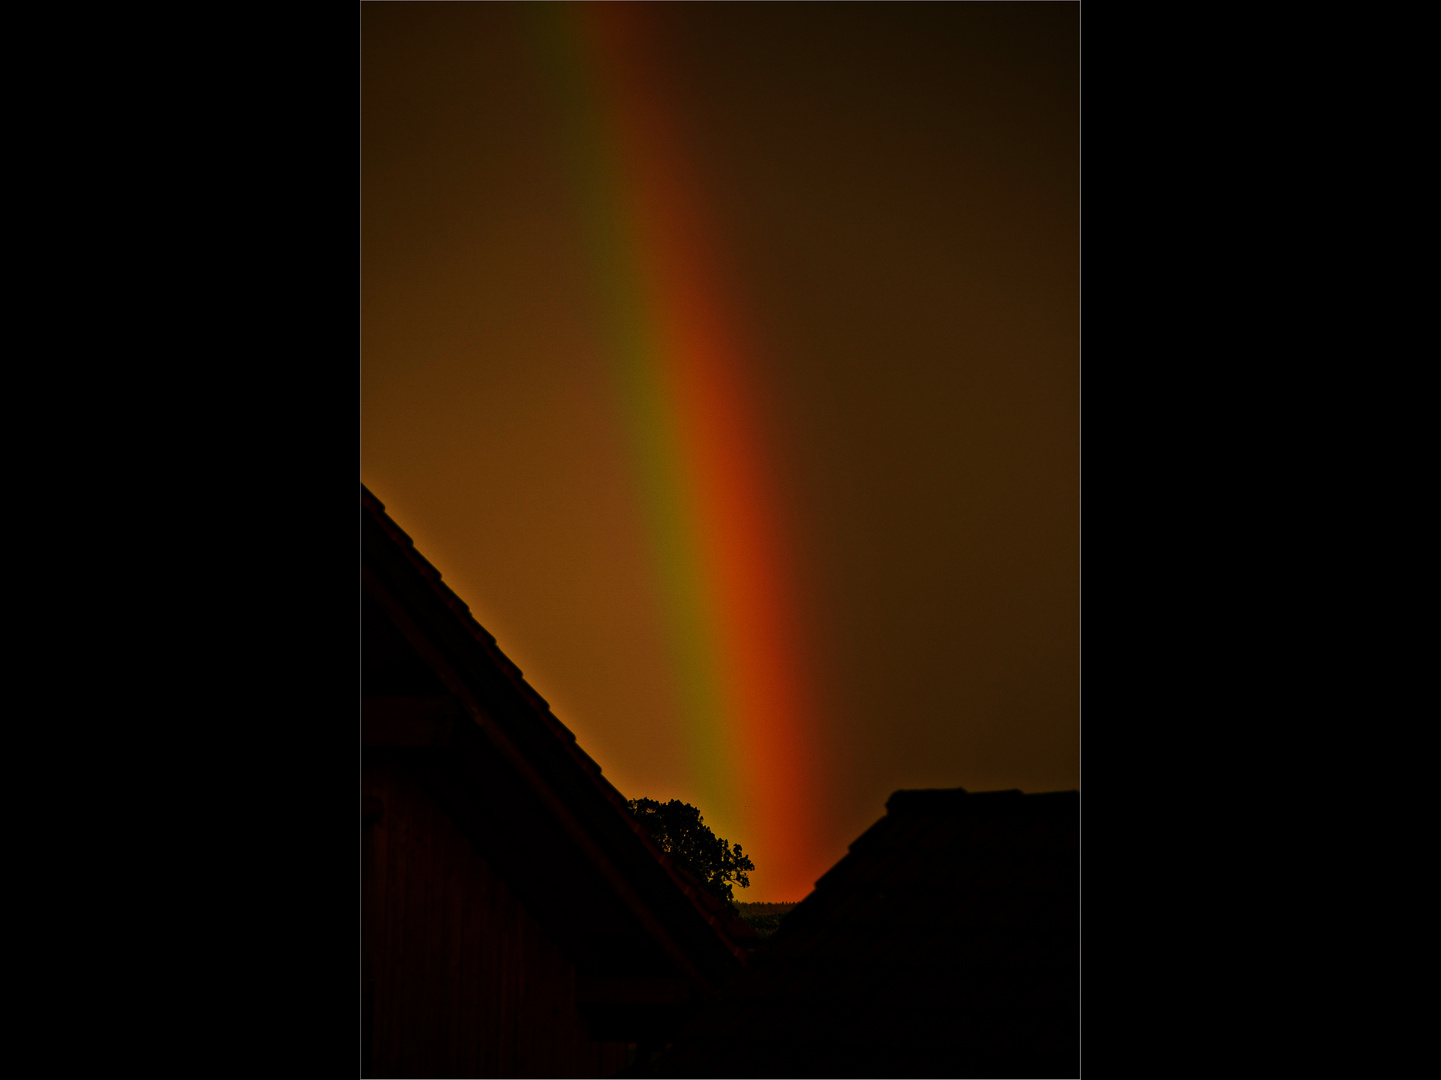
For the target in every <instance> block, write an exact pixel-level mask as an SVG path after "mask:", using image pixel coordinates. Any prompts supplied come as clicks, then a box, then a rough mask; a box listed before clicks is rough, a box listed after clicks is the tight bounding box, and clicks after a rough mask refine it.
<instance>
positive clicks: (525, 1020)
mask: <svg viewBox="0 0 1441 1080" xmlns="http://www.w3.org/2000/svg"><path fill="white" fill-rule="evenodd" d="M362 784H363V792H364V795H365V796H366V806H367V813H366V814H365V817H366V823H365V825H364V826H363V828H364V837H363V849H362V855H363V878H364V881H363V889H364V899H363V917H364V930H363V936H364V939H365V945H364V957H363V968H364V971H363V979H364V982H365V986H364V988H363V993H364V1001H363V1010H364V1012H365V1013H366V1016H365V1025H364V1026H365V1030H364V1032H363V1034H362V1043H363V1045H362V1053H363V1054H364V1056H365V1057H366V1058H367V1059H368V1060H367V1061H366V1063H365V1071H366V1075H368V1076H377V1077H421V1076H423V1077H459V1076H511V1077H523V1076H552V1077H562V1076H610V1075H613V1074H614V1073H615V1072H616V1071H617V1070H618V1069H620V1068H621V1067H622V1066H623V1065H624V1063H625V1053H626V1046H625V1044H624V1043H596V1042H592V1041H591V1040H590V1038H589V1035H588V1033H587V1031H586V1028H585V1025H584V1022H583V1021H582V1020H581V1018H580V1016H579V1014H578V1013H577V1011H576V1006H575V969H574V968H573V967H572V966H571V964H570V962H569V961H568V960H567V959H566V957H565V956H564V955H563V954H562V952H561V950H560V948H559V947H558V946H557V945H556V944H555V943H554V942H553V941H552V940H551V939H550V938H549V937H548V936H547V935H546V933H545V931H544V930H543V929H542V928H541V926H540V925H539V924H538V923H537V922H536V921H535V920H534V919H532V918H531V917H530V916H529V915H528V914H527V912H526V911H525V909H524V908H523V907H522V906H521V905H520V903H519V901H518V900H517V899H516V897H515V895H514V893H512V892H511V890H510V888H509V887H508V886H507V885H506V883H505V882H504V881H503V880H502V879H501V878H500V877H499V876H498V875H497V874H496V873H495V872H494V871H493V870H492V868H491V867H490V866H489V864H488V863H487V862H486V861H485V859H483V858H482V857H481V856H480V854H479V853H478V852H477V851H476V850H475V847H474V846H473V845H472V844H471V843H470V841H469V840H468V839H466V837H465V836H464V835H463V834H462V833H461V832H460V830H459V829H458V828H457V827H456V825H455V823H454V822H453V821H452V820H451V819H450V818H449V816H447V815H446V813H445V812H444V811H443V810H442V809H441V808H440V806H439V805H438V804H437V803H436V802H435V801H434V799H432V798H431V797H430V796H429V795H428V794H427V793H426V792H425V791H424V790H423V789H422V788H421V787H420V785H419V784H418V782H416V781H415V779H414V778H413V777H411V776H410V775H409V774H408V773H406V772H405V771H404V769H403V768H400V767H397V766H395V765H388V764H378V765H377V764H368V765H367V766H366V768H365V770H364V773H363V776H362ZM366 1044H368V1045H366Z"/></svg>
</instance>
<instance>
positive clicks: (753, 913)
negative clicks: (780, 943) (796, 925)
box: [736, 900, 796, 939]
mask: <svg viewBox="0 0 1441 1080" xmlns="http://www.w3.org/2000/svg"><path fill="white" fill-rule="evenodd" d="M795 906H796V905H795V904H747V903H744V902H742V901H740V900H737V901H736V907H737V908H738V909H739V911H740V916H741V922H743V923H745V924H746V925H747V926H749V927H750V928H751V929H752V930H754V931H755V932H756V933H757V934H759V935H760V937H761V938H763V939H764V938H768V937H770V936H771V935H772V934H774V933H775V932H776V931H777V930H779V929H780V926H781V919H783V918H784V917H785V914H786V912H788V911H790V909H791V908H793V907H795Z"/></svg>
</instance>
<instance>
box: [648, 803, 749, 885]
mask: <svg viewBox="0 0 1441 1080" xmlns="http://www.w3.org/2000/svg"><path fill="white" fill-rule="evenodd" d="M630 811H631V813H632V814H634V815H635V817H636V819H637V820H638V821H639V822H640V823H641V824H642V825H644V826H645V827H646V829H647V830H648V831H649V832H650V838H651V839H652V840H654V841H655V843H656V845H657V846H658V847H659V848H660V849H661V850H662V851H664V852H665V853H666V854H667V855H669V856H670V857H671V858H672V859H674V860H675V861H676V862H677V863H678V864H679V865H680V866H682V867H684V868H685V869H686V870H687V871H688V872H689V873H690V874H691V876H692V877H694V878H695V879H696V881H697V882H699V883H700V886H701V888H703V889H704V890H705V891H706V892H708V893H710V894H711V895H712V896H714V897H716V898H717V899H720V900H724V901H725V902H726V904H728V905H729V906H730V909H731V910H732V911H734V910H736V907H735V897H734V896H733V895H732V893H731V887H732V886H733V885H739V886H740V887H741V888H742V889H746V888H749V887H750V883H751V882H750V878H749V877H747V876H746V871H747V870H754V869H755V868H756V865H755V863H753V862H751V860H750V858H749V857H748V856H746V855H743V854H741V846H740V845H739V844H734V845H732V844H730V843H729V842H728V841H726V840H721V839H717V837H716V834H715V833H713V832H711V831H710V829H708V828H707V827H706V824H705V821H704V819H703V818H702V817H701V814H700V811H699V810H697V809H696V808H695V807H694V806H691V805H690V804H689V803H683V802H681V801H680V800H679V799H672V800H671V801H670V802H668V803H664V804H662V803H658V802H656V801H655V800H654V799H631V800H630Z"/></svg>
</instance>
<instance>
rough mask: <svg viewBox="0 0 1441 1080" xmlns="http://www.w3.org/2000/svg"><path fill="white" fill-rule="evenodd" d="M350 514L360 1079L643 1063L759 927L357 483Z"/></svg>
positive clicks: (602, 1071)
mask: <svg viewBox="0 0 1441 1080" xmlns="http://www.w3.org/2000/svg"><path fill="white" fill-rule="evenodd" d="M361 508H362V509H361V563H362V566H361V571H362V601H361V604H362V607H361V634H362V640H361V658H362V690H361V693H362V708H361V715H362V814H361V816H362V822H363V826H362V848H361V851H362V889H363V896H362V916H363V934H362V937H363V944H362V1044H361V1054H362V1069H363V1072H364V1075H366V1076H379V1077H408V1076H416V1077H421V1076H423V1077H453V1076H556V1077H558V1076H607V1075H613V1074H614V1073H615V1072H616V1071H617V1070H619V1069H621V1068H622V1067H624V1066H625V1064H626V1061H627V1057H628V1052H629V1055H630V1056H634V1055H635V1054H636V1052H637V1050H638V1051H639V1055H640V1059H641V1061H646V1060H649V1057H650V1050H651V1048H652V1047H658V1046H660V1045H663V1044H665V1043H666V1042H668V1041H669V1040H670V1039H671V1038H672V1037H673V1036H674V1034H675V1032H676V1030H677V1029H678V1027H679V1026H680V1025H681V1024H682V1023H683V1022H684V1021H685V1020H687V1019H688V1018H689V1017H691V1016H692V1015H694V1014H695V1012H696V1011H697V1009H698V1008H699V1007H700V1006H701V1005H702V1004H703V1003H704V1002H705V1001H706V1000H707V999H708V998H710V997H711V996H713V995H714V993H715V992H716V989H717V988H718V987H719V986H720V985H721V984H723V983H724V982H726V981H727V980H728V979H729V978H731V977H732V976H734V975H735V974H736V973H737V972H739V971H740V970H742V969H743V966H744V964H745V963H746V962H747V959H748V957H749V955H750V950H751V949H752V948H753V947H754V945H755V944H756V938H755V936H754V934H753V932H752V931H751V930H750V929H749V928H748V927H746V926H745V925H744V924H743V923H741V922H740V920H739V919H737V918H735V917H734V916H732V915H731V914H730V913H729V912H728V911H727V910H726V909H725V907H724V906H723V905H722V904H721V902H720V901H718V900H716V899H714V898H713V897H711V896H710V895H708V894H707V893H705V892H703V891H702V890H701V889H699V888H698V887H697V885H696V883H695V882H694V880H693V879H691V878H689V877H688V875H686V874H685V873H684V872H683V871H681V870H680V869H679V868H678V867H676V866H674V865H673V864H671V862H670V860H669V859H668V858H666V857H665V856H664V855H663V854H661V853H660V852H659V851H658V850H657V849H656V847H655V846H654V845H653V844H652V843H651V841H650V840H649V838H648V837H647V836H646V834H645V832H644V830H643V829H642V828H641V827H640V826H639V824H637V823H636V821H635V820H634V819H633V818H632V817H631V816H630V814H629V813H628V811H627V809H626V806H625V799H624V797H623V796H622V795H621V794H620V793H619V792H617V791H616V790H615V789H614V788H613V787H612V786H611V785H610V784H609V783H608V782H607V781H606V780H605V778H604V777H602V775H601V770H600V768H599V766H597V765H596V763H595V762H594V761H592V760H591V759H590V758H589V757H588V756H587V755H586V754H585V753H584V751H582V750H581V748H580V747H579V746H577V745H576V741H575V737H574V736H573V735H572V734H571V733H570V732H569V731H568V730H567V729H566V728H565V726H564V725H563V724H561V723H560V721H558V720H557V719H556V718H555V717H554V716H552V715H551V713H550V710H549V708H548V707H547V705H546V703H545V701H544V700H543V699H542V698H541V697H540V696H539V695H538V694H537V693H536V692H535V691H534V690H533V689H531V687H530V686H528V685H527V684H526V682H525V680H524V679H522V678H521V673H520V671H519V669H517V668H516V667H515V665H514V664H512V663H511V662H510V661H509V660H508V659H506V657H505V656H504V655H503V654H502V653H501V651H500V650H499V649H498V648H497V647H496V645H495V639H494V638H492V637H491V636H490V635H489V634H488V633H486V631H485V630H484V629H483V628H482V627H481V626H480V625H479V624H478V623H477V622H476V621H475V620H474V619H473V618H471V616H470V612H469V610H468V609H467V607H466V605H465V604H464V603H462V602H461V601H460V599H459V598H458V597H456V596H455V594H454V593H452V592H451V591H450V589H449V588H448V587H446V586H445V585H444V584H443V583H442V582H441V580H440V575H439V573H438V572H437V571H436V570H435V568H434V567H432V566H431V565H430V564H429V563H428V562H427V561H426V560H425V559H424V558H423V557H422V556H421V555H420V553H419V552H417V551H416V550H415V547H414V544H413V543H412V542H411V540H410V538H409V537H408V536H406V535H405V533H404V532H402V531H401V530H400V528H399V527H398V526H397V525H396V524H395V522H393V521H392V520H391V519H390V518H389V517H388V516H387V515H386V513H385V509H384V507H383V506H382V505H381V503H380V502H379V501H378V500H377V499H376V498H375V497H374V496H373V495H372V494H371V493H370V492H369V491H367V490H364V489H362V495H361ZM628 1048H629V1050H628Z"/></svg>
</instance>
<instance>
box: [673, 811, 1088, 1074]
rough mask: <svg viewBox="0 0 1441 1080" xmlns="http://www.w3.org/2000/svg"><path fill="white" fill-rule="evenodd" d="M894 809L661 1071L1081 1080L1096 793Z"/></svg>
mask: <svg viewBox="0 0 1441 1080" xmlns="http://www.w3.org/2000/svg"><path fill="white" fill-rule="evenodd" d="M886 809H887V814H886V816H885V817H884V818H882V819H881V820H880V821H878V822H877V823H876V824H875V825H874V826H872V827H871V828H870V829H869V830H867V831H866V832H865V833H864V834H863V835H862V836H861V837H860V838H859V839H857V840H856V842H855V843H853V844H852V845H851V847H850V853H849V854H848V855H846V857H845V858H843V859H842V860H841V861H840V862H839V863H837V864H836V865H835V866H834V867H833V868H832V869H831V870H830V871H828V872H827V873H826V874H825V876H824V877H822V878H821V879H820V881H818V882H817V883H816V888H815V891H814V892H812V893H811V894H810V896H808V897H807V898H806V899H805V900H803V901H801V903H800V904H799V905H797V907H796V908H795V909H794V910H792V911H791V912H790V914H788V915H787V916H786V917H785V919H784V921H783V922H782V923H781V927H780V929H779V930H778V931H777V933H776V935H775V937H773V938H772V939H771V944H770V947H769V948H768V949H767V950H766V951H765V952H764V953H763V954H762V955H761V956H760V957H759V958H758V960H757V962H756V963H755V964H753V965H751V967H750V968H749V969H748V970H747V971H745V972H744V973H742V974H741V975H739V976H737V978H736V979H735V981H734V982H733V983H732V984H731V985H730V986H728V987H727V988H725V990H723V991H722V993H721V995H720V996H719V998H718V999H717V1001H715V1002H714V1003H712V1004H711V1005H710V1006H708V1007H707V1009H706V1010H705V1011H704V1012H703V1013H702V1014H701V1015H700V1016H698V1017H697V1018H696V1019H695V1020H694V1021H692V1022H691V1023H690V1024H688V1025H687V1026H686V1027H685V1028H684V1029H682V1030H681V1032H680V1033H679V1034H678V1035H677V1037H676V1040H675V1042H674V1044H673V1046H672V1047H671V1049H670V1050H668V1051H667V1053H666V1054H665V1055H664V1056H663V1057H662V1058H661V1059H660V1060H659V1061H658V1063H657V1064H656V1066H655V1069H654V1070H653V1071H654V1074H655V1075H666V1076H1076V1075H1079V1074H1078V1072H1077V1071H1076V1070H1077V1069H1078V1067H1079V1046H1080V1044H1079V1016H1080V1003H1079V985H1080V971H1079V960H1080V953H1079V936H1080V926H1079V920H1080V898H1079V883H1080V881H1079V809H1080V795H1079V793H1078V792H1074V791H1070V792H1057V793H1052V794H1038V795H1023V794H1021V792H1019V791H1001V792H986V793H979V794H971V793H968V792H966V791H965V790H964V789H960V788H957V789H954V790H945V791H898V792H896V793H895V794H894V795H892V796H891V798H890V800H889V801H888V802H887V803H886Z"/></svg>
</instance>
